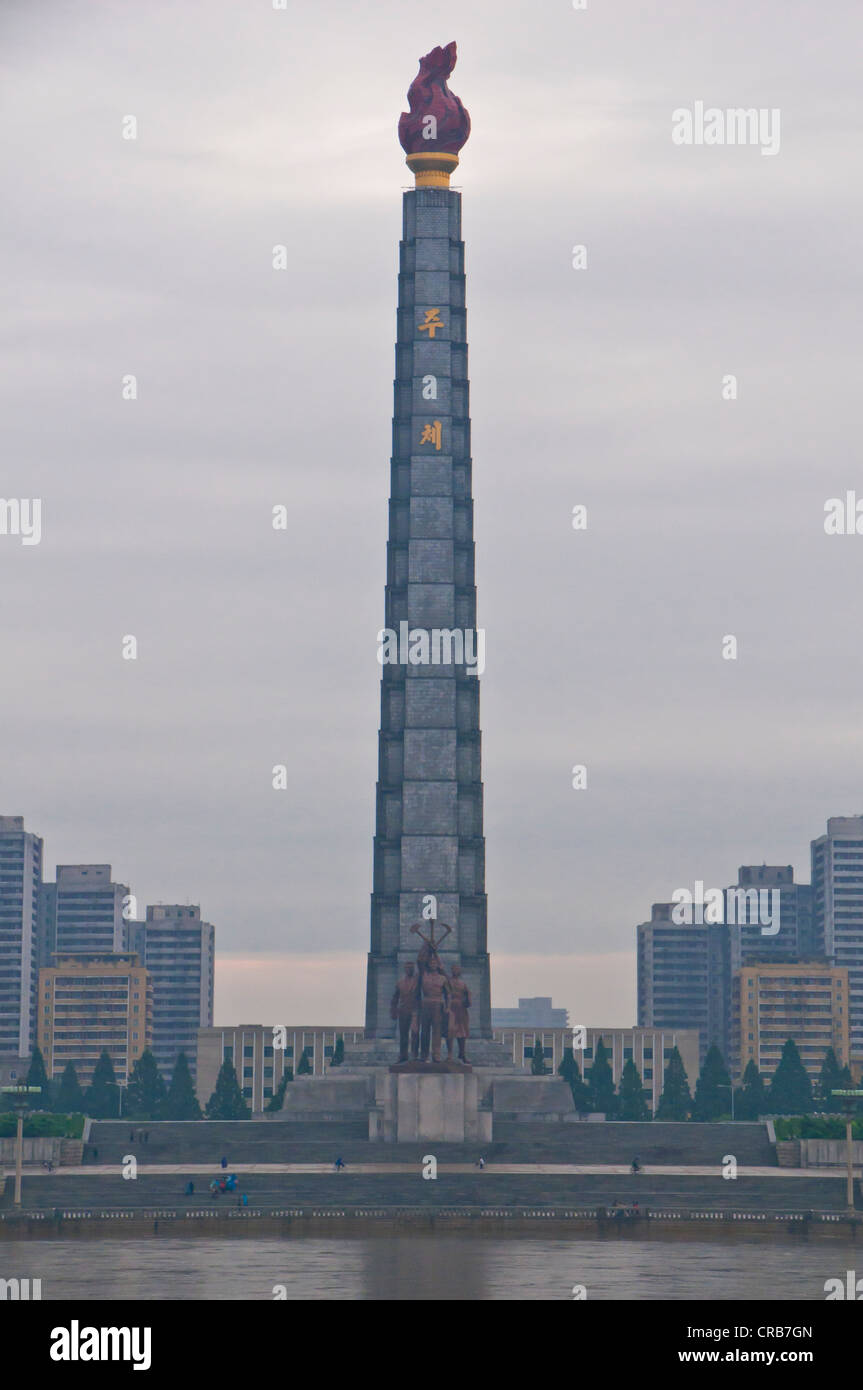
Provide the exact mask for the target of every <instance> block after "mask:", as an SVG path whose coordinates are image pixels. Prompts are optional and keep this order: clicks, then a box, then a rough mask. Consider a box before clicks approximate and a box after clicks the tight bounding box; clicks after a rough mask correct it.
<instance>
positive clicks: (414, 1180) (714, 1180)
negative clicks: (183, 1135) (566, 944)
mask: <svg viewBox="0 0 863 1390" xmlns="http://www.w3.org/2000/svg"><path fill="white" fill-rule="evenodd" d="M190 1178H191V1180H192V1181H193V1182H194V1184H195V1188H196V1191H195V1193H194V1195H192V1196H188V1197H187V1196H186V1195H185V1187H186V1183H187V1182H188V1181H189V1179H190ZM208 1184H209V1177H208V1176H206V1175H204V1174H200V1173H194V1174H183V1173H177V1174H173V1175H169V1176H162V1175H152V1174H147V1173H139V1175H138V1177H137V1179H135V1180H129V1181H124V1179H123V1178H122V1177H121V1176H120V1174H119V1171H118V1172H117V1173H116V1174H115V1175H111V1176H106V1175H104V1174H103V1175H99V1176H98V1177H97V1176H96V1174H93V1175H92V1176H81V1177H61V1176H58V1175H56V1174H55V1175H52V1176H50V1177H48V1176H46V1177H29V1176H27V1175H25V1177H24V1183H23V1192H22V1197H23V1208H24V1210H25V1211H42V1212H55V1211H57V1212H88V1211H90V1212H99V1211H115V1210H119V1211H127V1212H129V1213H134V1212H135V1211H141V1212H143V1211H147V1212H152V1211H157V1212H158V1211H165V1212H177V1213H182V1212H184V1211H189V1212H200V1211H202V1210H203V1211H213V1212H214V1213H218V1212H219V1211H226V1210H229V1209H232V1210H234V1209H236V1208H237V1198H238V1193H231V1194H226V1195H223V1196H221V1197H219V1198H213V1197H212V1196H211V1194H210V1192H209V1190H208ZM242 1192H245V1193H247V1195H248V1198H249V1205H250V1207H251V1208H252V1209H253V1210H256V1211H285V1210H302V1211H306V1212H313V1211H321V1212H325V1213H326V1212H329V1213H336V1212H339V1211H345V1212H347V1211H367V1212H368V1211H372V1212H375V1213H379V1212H381V1213H383V1212H386V1211H387V1210H392V1211H396V1210H398V1209H401V1208H413V1209H420V1210H424V1211H428V1212H429V1214H433V1213H434V1212H435V1211H436V1210H452V1209H453V1208H460V1207H466V1208H472V1209H480V1210H490V1211H494V1210H498V1211H506V1210H511V1209H522V1210H528V1211H532V1212H536V1211H542V1210H544V1209H558V1210H559V1209H565V1208H567V1207H571V1208H590V1209H596V1208H598V1207H610V1206H611V1205H612V1203H613V1202H615V1201H616V1202H618V1203H621V1204H622V1205H625V1206H628V1205H631V1203H632V1202H634V1201H637V1202H638V1203H639V1206H640V1207H641V1208H642V1210H649V1209H651V1208H654V1209H656V1210H665V1211H700V1212H705V1213H706V1212H727V1211H738V1212H741V1211H742V1212H752V1213H753V1214H756V1213H763V1212H806V1211H813V1212H832V1213H837V1214H839V1213H842V1212H844V1210H845V1185H844V1182H843V1181H842V1180H841V1179H840V1178H821V1177H819V1178H781V1177H779V1176H777V1177H775V1178H738V1179H737V1180H736V1181H734V1182H731V1181H724V1180H723V1179H722V1178H721V1177H720V1176H719V1174H718V1173H717V1175H716V1176H714V1177H704V1176H702V1177H678V1176H673V1175H668V1176H663V1175H654V1174H644V1173H641V1174H639V1175H638V1177H636V1178H630V1177H621V1176H617V1175H608V1176H605V1175H597V1176H593V1175H591V1176H584V1177H582V1176H573V1175H561V1176H547V1175H542V1174H537V1175H526V1176H521V1175H516V1174H512V1175H510V1174H499V1175H495V1173H494V1172H493V1170H491V1169H489V1168H486V1169H485V1171H484V1172H476V1173H452V1174H448V1173H439V1175H438V1177H437V1179H436V1180H434V1181H427V1180H425V1179H423V1177H422V1168H421V1164H420V1162H419V1161H418V1162H417V1164H416V1172H415V1173H392V1174H387V1173H382V1174H365V1173H352V1172H351V1168H350V1164H349V1165H348V1168H347V1169H346V1170H345V1171H344V1172H342V1173H337V1174H329V1173H328V1174H322V1175H319V1176H318V1175H304V1174H247V1175H241V1176H240V1180H239V1193H242ZM11 1197H12V1193H11V1187H10V1185H9V1184H8V1183H7V1188H6V1193H5V1194H4V1196H3V1198H2V1200H0V1211H8V1210H9V1208H10V1207H11Z"/></svg>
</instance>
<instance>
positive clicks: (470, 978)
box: [366, 43, 491, 1038]
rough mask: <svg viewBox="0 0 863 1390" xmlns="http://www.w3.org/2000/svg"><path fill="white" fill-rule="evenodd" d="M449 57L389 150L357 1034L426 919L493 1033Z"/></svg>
mask: <svg viewBox="0 0 863 1390" xmlns="http://www.w3.org/2000/svg"><path fill="white" fill-rule="evenodd" d="M455 61H456V46H455V44H454V43H451V44H448V45H447V47H446V48H443V49H442V48H436V49H434V50H433V51H432V52H431V53H429V54H427V55H426V56H425V57H424V58H421V59H420V71H419V74H418V75H417V77H416V79H415V81H414V82H413V84H412V85H411V88H410V90H409V92H408V100H409V103H410V111H409V112H405V113H404V114H403V115H402V117H401V120H400V122H399V139H400V141H401V144H402V147H403V149H404V150H405V151H406V154H407V161H406V162H407V164H408V167H409V168H410V169H411V171H412V173H413V174H414V177H415V185H416V186H415V187H414V188H412V189H410V190H408V191H406V192H405V193H404V195H403V231H402V240H401V244H400V262H399V294H398V321H397V322H398V326H397V336H396V371H395V384H394V415H393V453H392V460H391V481H390V502H389V539H388V543H387V574H386V599H385V615H386V616H385V627H384V629H383V631H382V632H381V634H380V635H379V653H378V655H379V659H380V661H381V664H382V668H383V669H382V675H381V722H380V733H379V755H378V782H377V797H376V828H375V840H374V868H373V887H372V902H371V945H370V951H369V957H368V975H367V986H366V1036H367V1037H370V1038H372V1037H390V1036H392V1035H393V1032H394V1027H395V1025H394V1024H393V1022H392V1021H391V1019H390V1014H389V1004H390V998H391V996H392V993H393V989H394V987H395V982H396V979H397V976H398V975H399V973H400V971H401V968H402V965H403V963H404V962H406V961H408V960H414V959H415V958H416V954H417V948H418V946H419V944H420V943H419V940H418V938H417V936H416V935H414V934H413V933H412V930H411V928H412V927H413V926H414V925H416V924H417V923H421V922H422V921H423V918H425V919H426V921H427V920H428V918H429V917H434V918H435V919H436V920H437V921H438V922H439V923H441V924H442V925H443V924H445V925H446V926H448V927H451V929H452V930H451V933H450V935H449V936H448V937H447V939H446V943H445V945H444V946H443V948H442V949H441V952H440V955H441V960H442V962H443V964H444V966H445V967H446V968H449V967H450V966H451V965H453V964H455V963H459V964H460V965H461V966H462V970H463V974H464V977H465V979H466V981H467V983H468V986H469V988H470V990H471V995H472V1008H471V1032H472V1033H474V1034H476V1035H479V1036H481V1037H484V1038H490V1037H491V1007H490V992H489V961H488V953H487V940H486V894H485V841H484V839H483V790H482V774H481V756H480V754H481V748H480V719H479V677H480V674H481V670H482V667H483V665H484V650H485V648H484V634H482V633H481V632H478V631H477V627H476V588H475V582H474V539H473V500H472V488H471V457H470V418H469V408H468V365H467V334H466V323H465V274H464V243H463V241H462V239H461V194H460V193H459V192H458V191H456V190H455V189H451V188H450V187H449V181H450V175H451V174H452V172H453V170H454V169H455V167H456V166H457V164H458V151H459V150H460V149H461V147H462V145H463V144H464V143H465V141H466V140H467V138H468V135H469V133H470V118H469V117H468V114H467V112H466V111H465V109H464V107H463V106H462V104H461V102H460V101H459V99H458V97H456V96H454V95H453V93H452V92H450V90H449V88H448V86H447V78H448V77H449V75H450V73H451V72H452V70H453V67H454V66H455Z"/></svg>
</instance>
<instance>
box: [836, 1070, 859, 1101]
mask: <svg viewBox="0 0 863 1390" xmlns="http://www.w3.org/2000/svg"><path fill="white" fill-rule="evenodd" d="M836 1089H837V1090H839V1091H853V1090H854V1078H853V1076H852V1075H851V1068H850V1067H843V1068H842V1070H841V1071H840V1073H839V1085H838V1086H837V1088H836ZM833 1103H834V1105H835V1104H836V1102H835V1101H834V1102H833Z"/></svg>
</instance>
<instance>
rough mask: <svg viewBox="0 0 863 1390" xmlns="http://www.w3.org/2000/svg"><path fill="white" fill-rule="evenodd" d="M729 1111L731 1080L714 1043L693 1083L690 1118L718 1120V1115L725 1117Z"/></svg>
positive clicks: (703, 1120)
mask: <svg viewBox="0 0 863 1390" xmlns="http://www.w3.org/2000/svg"><path fill="white" fill-rule="evenodd" d="M730 1109H731V1078H730V1076H729V1075H728V1071H727V1069H726V1066H725V1063H724V1061H723V1060H722V1053H721V1052H720V1051H719V1048H718V1047H717V1046H716V1044H715V1043H714V1044H713V1046H712V1047H709V1048H708V1050H707V1056H706V1057H705V1058H704V1066H703V1067H702V1068H701V1074H700V1076H699V1078H698V1080H697V1081H696V1083H695V1098H694V1100H693V1102H692V1115H691V1118H692V1119H693V1120H697V1121H701V1122H705V1121H710V1120H718V1119H719V1117H720V1115H726V1114H727V1113H728V1112H729V1111H730Z"/></svg>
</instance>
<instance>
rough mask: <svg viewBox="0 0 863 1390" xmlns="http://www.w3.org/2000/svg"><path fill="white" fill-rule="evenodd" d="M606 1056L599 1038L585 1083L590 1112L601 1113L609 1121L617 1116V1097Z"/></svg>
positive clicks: (606, 1050)
mask: <svg viewBox="0 0 863 1390" xmlns="http://www.w3.org/2000/svg"><path fill="white" fill-rule="evenodd" d="M608 1056H609V1054H608V1049H607V1048H606V1046H605V1044H604V1043H603V1041H602V1038H599V1039H598V1040H597V1044H596V1053H595V1055H594V1060H593V1066H592V1067H591V1068H590V1071H589V1072H588V1076H587V1081H588V1085H589V1086H590V1108H591V1110H595V1111H598V1112H602V1113H603V1114H605V1115H606V1116H607V1118H608V1119H610V1120H611V1119H614V1117H615V1115H616V1114H617V1096H616V1095H615V1092H614V1073H613V1072H612V1070H611V1063H610V1062H609V1060H608Z"/></svg>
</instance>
